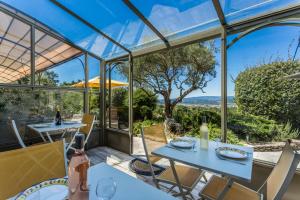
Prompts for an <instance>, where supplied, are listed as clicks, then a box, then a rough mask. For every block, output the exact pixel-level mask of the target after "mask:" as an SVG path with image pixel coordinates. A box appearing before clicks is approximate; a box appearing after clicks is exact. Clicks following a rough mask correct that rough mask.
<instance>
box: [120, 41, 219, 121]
mask: <svg viewBox="0 0 300 200" xmlns="http://www.w3.org/2000/svg"><path fill="white" fill-rule="evenodd" d="M214 50H215V48H213V47H212V45H211V46H209V45H204V43H197V44H192V45H189V46H185V47H182V48H177V49H169V50H165V51H160V52H158V53H153V54H149V55H145V56H142V57H138V58H134V67H133V80H134V84H135V86H136V87H138V88H141V89H142V90H144V91H145V93H147V94H148V95H151V94H149V92H148V91H147V90H149V89H150V90H151V91H153V94H152V95H161V96H162V97H163V99H164V110H165V117H166V118H172V113H173V110H174V108H175V106H176V105H177V104H178V103H180V102H181V101H182V100H183V98H185V97H186V96H187V95H188V94H190V93H191V92H193V91H195V90H198V89H200V90H202V91H203V92H204V88H205V87H206V86H207V83H208V82H209V81H210V80H212V79H213V78H215V76H216V71H215V65H216V60H215V57H214ZM118 69H119V71H121V73H123V74H124V75H125V76H127V77H128V68H126V67H123V66H119V67H118ZM175 90H178V91H179V95H178V96H177V97H176V98H174V99H172V98H171V96H172V94H173V92H174V91H175Z"/></svg>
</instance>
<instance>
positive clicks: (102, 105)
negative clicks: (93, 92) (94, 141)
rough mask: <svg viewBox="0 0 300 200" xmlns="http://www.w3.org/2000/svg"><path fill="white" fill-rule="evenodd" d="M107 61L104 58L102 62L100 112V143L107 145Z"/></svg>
mask: <svg viewBox="0 0 300 200" xmlns="http://www.w3.org/2000/svg"><path fill="white" fill-rule="evenodd" d="M105 74H106V62H105V61H104V60H102V61H101V63H100V113H101V117H100V118H101V120H100V121H101V130H100V145H105V143H106V142H105V133H104V130H105V123H106V122H105V111H106V105H105V104H106V103H105V97H106V89H105V84H106V80H105V77H106V75H105Z"/></svg>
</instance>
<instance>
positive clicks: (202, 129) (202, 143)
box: [200, 116, 209, 149]
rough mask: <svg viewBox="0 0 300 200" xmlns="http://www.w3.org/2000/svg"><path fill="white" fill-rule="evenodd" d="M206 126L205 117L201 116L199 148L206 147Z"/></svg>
mask: <svg viewBox="0 0 300 200" xmlns="http://www.w3.org/2000/svg"><path fill="white" fill-rule="evenodd" d="M208 138H209V133H208V127H207V123H206V117H205V116H204V117H202V124H201V126H200V148H201V149H208Z"/></svg>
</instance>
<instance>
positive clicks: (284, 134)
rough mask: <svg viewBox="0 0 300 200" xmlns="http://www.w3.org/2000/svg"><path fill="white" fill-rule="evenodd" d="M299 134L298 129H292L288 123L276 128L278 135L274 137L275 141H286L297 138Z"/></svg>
mask: <svg viewBox="0 0 300 200" xmlns="http://www.w3.org/2000/svg"><path fill="white" fill-rule="evenodd" d="M299 134H300V132H299V130H298V129H293V127H292V125H291V123H290V122H288V123H286V124H285V125H282V126H279V127H278V133H277V135H276V136H275V137H274V140H276V141H286V140H287V139H294V138H298V136H299Z"/></svg>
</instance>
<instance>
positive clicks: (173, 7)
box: [132, 0, 220, 40]
mask: <svg viewBox="0 0 300 200" xmlns="http://www.w3.org/2000/svg"><path fill="white" fill-rule="evenodd" d="M132 3H133V4H134V5H135V6H136V7H137V8H138V9H139V10H140V11H141V12H142V13H143V15H144V16H145V17H146V18H147V19H148V20H149V21H150V22H151V23H152V24H153V25H154V26H155V27H156V28H157V29H158V30H159V31H160V32H161V33H162V34H163V35H164V36H165V37H168V39H169V40H174V39H178V38H180V37H184V36H188V35H191V34H195V33H199V32H200V31H203V30H207V29H210V28H213V27H217V26H218V25H220V23H219V20H218V16H217V14H216V11H215V9H214V6H213V4H212V1H209V0H204V1H203V0H196V1H172V0H159V1H157V0H148V1H139V0H133V1H132Z"/></svg>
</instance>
